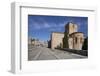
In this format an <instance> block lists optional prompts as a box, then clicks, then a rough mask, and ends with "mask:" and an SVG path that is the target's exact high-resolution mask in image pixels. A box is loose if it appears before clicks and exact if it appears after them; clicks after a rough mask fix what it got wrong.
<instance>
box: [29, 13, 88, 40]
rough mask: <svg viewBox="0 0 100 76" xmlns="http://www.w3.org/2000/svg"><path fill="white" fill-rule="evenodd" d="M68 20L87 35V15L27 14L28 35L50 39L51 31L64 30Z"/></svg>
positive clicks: (40, 38)
mask: <svg viewBox="0 0 100 76" xmlns="http://www.w3.org/2000/svg"><path fill="white" fill-rule="evenodd" d="M68 22H73V23H76V24H77V25H78V31H79V32H83V33H84V34H85V36H88V17H73V16H47V15H46V16H44V15H28V36H29V37H33V38H36V39H39V40H42V41H47V40H50V35H51V32H53V31H54V32H64V31H65V29H64V26H65V24H67V23H68Z"/></svg>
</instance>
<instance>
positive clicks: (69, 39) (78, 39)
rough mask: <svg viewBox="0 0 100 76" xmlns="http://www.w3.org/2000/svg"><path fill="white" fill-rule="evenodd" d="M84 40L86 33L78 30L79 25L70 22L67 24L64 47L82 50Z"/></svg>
mask: <svg viewBox="0 0 100 76" xmlns="http://www.w3.org/2000/svg"><path fill="white" fill-rule="evenodd" d="M83 42H84V34H83V33H82V32H78V25H77V24H74V23H72V22H69V23H68V24H66V25H65V32H64V38H63V48H69V49H76V50H81V49H82V45H83Z"/></svg>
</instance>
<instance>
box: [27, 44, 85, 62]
mask: <svg viewBox="0 0 100 76" xmlns="http://www.w3.org/2000/svg"><path fill="white" fill-rule="evenodd" d="M80 58H87V56H82V55H78V54H74V53H71V52H67V51H63V50H58V49H54V50H52V49H50V48H47V47H43V46H32V45H29V46H28V60H29V61H32V60H55V59H80Z"/></svg>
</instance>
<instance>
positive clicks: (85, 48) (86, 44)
mask: <svg viewBox="0 0 100 76" xmlns="http://www.w3.org/2000/svg"><path fill="white" fill-rule="evenodd" d="M82 49H83V50H88V37H87V38H85V40H84V43H83V46H82Z"/></svg>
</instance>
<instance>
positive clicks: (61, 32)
mask: <svg viewBox="0 0 100 76" xmlns="http://www.w3.org/2000/svg"><path fill="white" fill-rule="evenodd" d="M52 33H60V34H64V33H63V32H52Z"/></svg>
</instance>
